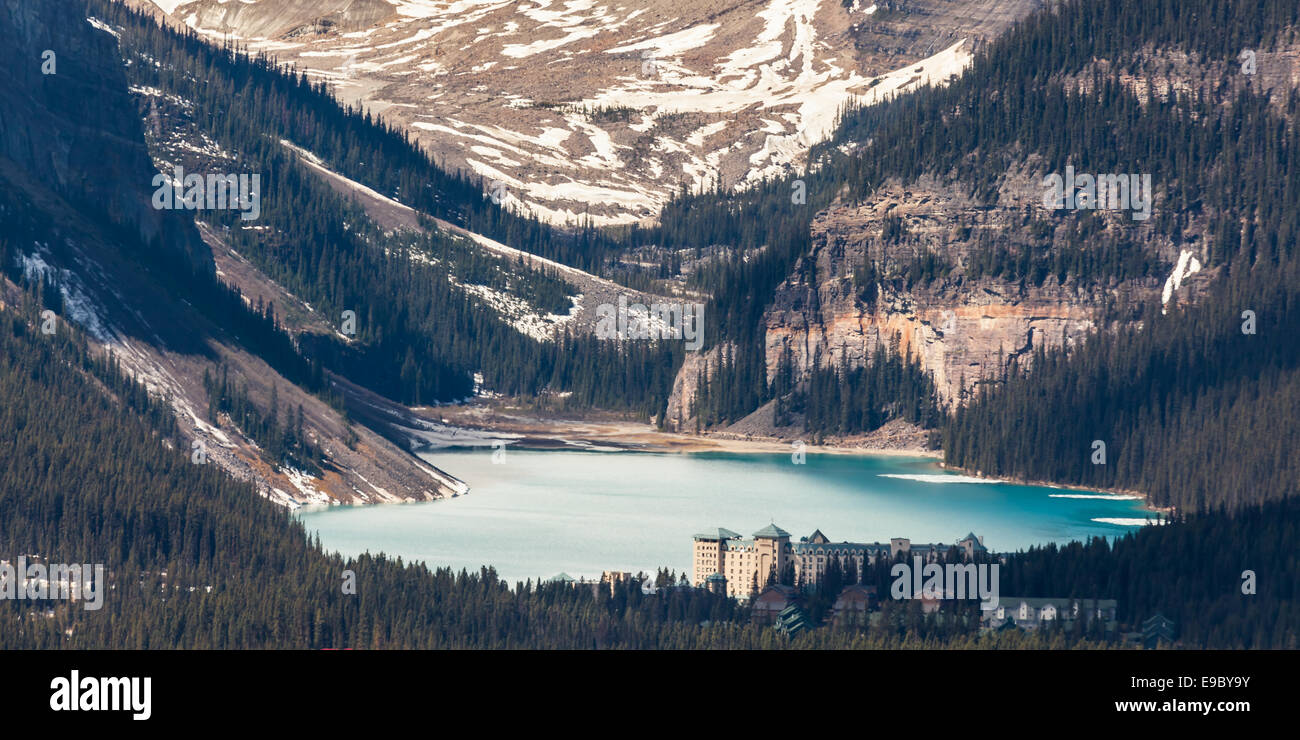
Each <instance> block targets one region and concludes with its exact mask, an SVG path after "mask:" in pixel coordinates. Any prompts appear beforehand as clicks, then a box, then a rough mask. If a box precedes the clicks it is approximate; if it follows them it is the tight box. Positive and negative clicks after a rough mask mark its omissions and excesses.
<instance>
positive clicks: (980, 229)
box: [766, 162, 1203, 402]
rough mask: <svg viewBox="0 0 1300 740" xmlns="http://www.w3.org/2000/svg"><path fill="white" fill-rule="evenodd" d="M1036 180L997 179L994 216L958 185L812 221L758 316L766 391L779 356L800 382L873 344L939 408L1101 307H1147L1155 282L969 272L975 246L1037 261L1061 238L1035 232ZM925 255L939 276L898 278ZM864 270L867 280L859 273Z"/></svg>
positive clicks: (1041, 228)
mask: <svg viewBox="0 0 1300 740" xmlns="http://www.w3.org/2000/svg"><path fill="white" fill-rule="evenodd" d="M1038 170H1039V168H1038V167H1037V165H1036V163H1034V162H1030V163H1025V164H1024V165H1023V166H1022V167H1020V168H1019V169H1017V170H1015V171H1012V172H1010V173H1008V175H1007V176H1006V178H1005V179H1004V180H1003V182H1002V183H1001V185H1000V190H999V192H998V197H997V204H996V205H991V206H990V205H986V204H982V203H979V202H977V201H975V200H974V199H973V198H971V197H970V196H969V195H968V193H969V192H970V189H969V188H968V187H967V186H966V185H965V184H963V183H961V182H949V183H940V182H939V181H937V180H935V179H932V178H922V179H921V180H919V181H917V182H912V183H907V184H899V183H892V184H889V185H887V186H885V187H882V188H880V189H878V190H877V192H876V193H875V194H874V195H873V196H872V197H871V198H870V199H869V200H868V201H866V202H864V203H862V204H859V205H847V204H840V205H836V206H834V207H832V208H830V209H827V210H826V211H824V212H822V213H820V214H818V215H817V217H816V218H815V219H814V221H813V225H812V237H813V239H812V241H813V248H812V249H811V250H810V252H809V253H808V254H807V255H805V256H804V257H803V258H802V259H801V261H800V264H799V265H797V266H796V268H795V270H794V271H793V274H792V275H791V277H790V278H788V279H787V280H786V281H785V282H784V283H782V285H781V286H780V287H779V288H778V290H777V292H776V295H775V298H774V300H773V301H772V304H771V306H770V308H769V310H768V312H767V314H766V323H767V332H766V349H767V369H768V373H769V379H770V378H771V376H772V374H774V373H775V372H776V369H777V366H778V363H779V362H780V361H781V358H782V356H783V355H785V353H786V352H787V351H788V352H789V356H790V358H791V360H792V361H793V365H794V368H795V369H796V371H797V375H802V374H804V373H806V372H807V371H808V369H809V368H811V367H813V366H821V367H828V366H839V364H840V363H841V361H847V363H848V365H849V366H857V365H861V364H862V363H863V362H864V361H865V358H866V357H868V356H869V354H870V353H871V352H872V351H874V349H875V348H876V346H877V345H878V344H880V343H881V342H885V343H886V347H887V348H889V349H890V350H892V351H896V352H899V353H902V354H904V355H907V356H909V357H914V358H916V359H918V360H919V361H920V363H921V365H922V367H923V368H924V369H926V370H927V371H929V372H931V373H933V375H934V379H935V381H936V383H937V385H938V388H939V392H940V394H941V395H942V397H943V398H944V400H946V401H949V402H951V401H954V400H959V399H960V398H961V394H962V392H963V391H969V390H970V389H971V387H972V386H973V385H974V384H975V383H976V382H978V381H979V380H980V379H981V378H983V377H986V376H990V375H992V374H994V373H996V372H997V371H998V370H999V368H1000V366H1001V364H1002V363H1005V362H1006V361H1008V360H1009V359H1010V358H1012V357H1023V358H1025V359H1026V360H1027V359H1028V356H1029V355H1030V354H1031V352H1032V350H1034V349H1035V348H1038V347H1056V346H1060V345H1061V344H1063V343H1064V344H1070V343H1073V342H1075V341H1076V340H1078V339H1079V338H1081V337H1082V336H1084V335H1085V334H1087V333H1089V332H1091V331H1093V330H1094V329H1096V328H1097V326H1098V320H1099V318H1100V317H1101V313H1102V311H1103V309H1104V308H1106V307H1108V306H1109V307H1116V306H1119V307H1123V306H1133V305H1136V304H1137V302H1138V301H1139V300H1143V299H1148V298H1151V297H1152V296H1155V295H1159V294H1160V290H1161V278H1156V277H1151V278H1144V279H1133V280H1127V281H1114V280H1111V281H1107V282H1105V283H1100V284H1099V283H1097V282H1095V281H1091V282H1090V281H1079V280H1076V278H1074V277H1072V276H1067V277H1066V278H1065V281H1064V282H1061V281H1060V279H1059V278H1058V276H1057V275H1055V274H1048V275H1047V276H1046V278H1045V279H1044V280H1042V281H1041V282H1039V283H1035V282H1032V281H1023V280H1017V281H1014V282H1011V281H1008V280H1004V279H998V278H994V277H989V276H987V275H983V274H981V273H980V272H979V271H976V270H973V269H972V268H971V266H972V262H973V260H974V258H975V256H976V255H977V253H978V251H979V250H980V248H981V247H987V246H988V245H1010V246H1017V247H1023V248H1031V247H1032V248H1037V249H1040V250H1041V249H1051V248H1053V246H1054V245H1055V244H1056V243H1057V242H1058V241H1059V240H1060V239H1061V232H1063V231H1064V230H1065V229H1066V227H1065V226H1064V225H1056V226H1051V225H1046V226H1045V224H1048V222H1047V221H1046V220H1045V219H1046V218H1047V215H1046V211H1045V210H1044V209H1043V208H1042V187H1041V173H1040V172H1039V171H1038ZM1114 218H1116V219H1119V218H1123V216H1122V215H1116V216H1114ZM1138 228H1139V229H1141V228H1142V227H1138ZM1138 241H1140V242H1141V241H1142V239H1141V238H1139V240H1138ZM1034 245H1036V246H1034ZM1199 245H1200V238H1199V236H1198V235H1197V234H1196V233H1195V230H1194V229H1193V230H1189V233H1188V243H1187V244H1185V245H1180V248H1175V247H1174V246H1173V245H1171V244H1166V243H1161V242H1160V241H1159V240H1158V239H1152V240H1150V241H1146V242H1143V246H1142V247H1140V248H1142V249H1150V250H1152V252H1153V253H1155V254H1158V255H1159V256H1161V257H1162V258H1164V259H1167V260H1169V261H1170V262H1173V261H1175V260H1176V259H1177V257H1178V255H1179V249H1183V250H1188V251H1191V252H1193V253H1199V251H1200V249H1201V248H1200V246H1199ZM925 255H935V256H936V257H937V258H938V259H939V260H941V263H942V265H941V267H939V268H938V270H937V271H938V273H939V275H940V277H938V278H937V279H925V278H922V279H920V280H909V279H908V277H907V271H908V269H909V265H910V264H912V263H913V261H914V260H915V258H916V257H917V256H925ZM1202 258H1203V257H1202ZM869 263H870V264H872V265H874V267H875V271H874V273H865V271H864V270H863V267H864V266H865V265H867V264H869ZM1162 277H1163V276H1162ZM873 278H874V279H873Z"/></svg>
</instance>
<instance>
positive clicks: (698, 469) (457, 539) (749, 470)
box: [300, 449, 1155, 581]
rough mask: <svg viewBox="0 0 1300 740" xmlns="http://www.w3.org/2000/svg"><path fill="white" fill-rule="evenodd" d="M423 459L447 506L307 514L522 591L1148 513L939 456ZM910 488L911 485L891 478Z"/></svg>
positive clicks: (335, 530)
mask: <svg viewBox="0 0 1300 740" xmlns="http://www.w3.org/2000/svg"><path fill="white" fill-rule="evenodd" d="M423 457H424V458H425V459H426V460H428V461H429V462H431V463H432V464H434V465H436V466H438V467H439V468H441V469H443V470H445V471H447V472H449V473H451V474H452V475H455V476H457V477H459V478H461V479H462V480H464V481H465V482H467V483H468V484H469V485H470V492H469V493H468V494H467V495H465V496H460V497H457V498H454V499H448V500H443V501H435V502H430V503H415V504H386V505H379V506H356V507H351V506H348V507H331V508H319V509H304V510H303V511H302V512H300V517H301V519H302V521H303V522H304V524H305V525H306V527H307V528H308V530H311V531H316V532H319V534H320V537H321V541H322V544H323V545H324V546H325V547H326V548H327V549H329V550H337V551H339V552H342V553H344V554H348V555H355V554H359V553H362V552H366V551H369V552H373V553H379V552H383V553H386V554H388V555H390V556H396V555H400V556H402V557H403V558H404V559H406V560H408V561H412V560H414V561H424V562H425V563H427V564H428V565H429V566H431V567H440V566H452V567H454V568H455V569H457V570H459V569H461V568H468V569H470V570H477V569H478V568H479V566H481V565H492V566H494V567H495V568H496V569H497V572H498V573H500V574H501V575H502V576H503V577H505V578H506V579H508V580H510V581H516V580H523V579H526V578H532V579H537V578H539V577H540V578H549V577H550V576H553V575H555V574H557V573H559V572H566V573H568V574H569V575H572V576H574V577H578V576H599V575H600V572H601V571H602V570H623V571H631V572H636V571H642V570H644V571H652V570H654V569H656V568H659V567H670V568H672V569H674V570H677V571H679V572H680V571H683V570H685V571H689V569H690V565H691V535H693V534H694V533H696V532H700V531H706V530H708V529H711V528H717V527H726V528H728V529H732V530H735V531H737V532H740V533H742V534H745V535H749V534H750V533H752V532H754V531H756V530H758V529H760V528H762V527H764V526H766V525H767V524H768V523H769V522H775V523H776V524H777V525H778V526H780V527H781V528H783V529H785V530H786V531H788V532H790V534H791V535H792V536H793V538H794V539H796V540H797V539H798V538H799V537H802V536H806V535H809V534H812V532H813V530H815V529H820V530H821V531H822V532H823V533H825V534H826V536H827V537H829V538H830V539H832V540H834V541H837V542H838V541H841V540H848V541H853V542H877V541H879V542H887V541H888V540H889V538H890V537H909V538H911V540H912V541H913V542H926V543H928V542H945V543H950V542H955V541H956V540H958V539H960V538H961V537H964V536H965V535H966V533H967V532H974V533H975V534H977V535H983V536H984V544H985V545H986V546H987V547H988V548H989V549H991V550H993V551H995V552H1009V551H1015V550H1018V549H1023V548H1026V547H1028V546H1030V545H1035V544H1044V543H1047V542H1068V541H1070V540H1077V539H1084V538H1087V537H1089V536H1092V535H1103V536H1115V535H1120V534H1123V533H1125V532H1129V531H1132V530H1133V529H1134V528H1135V526H1136V525H1138V524H1141V523H1142V522H1144V521H1145V520H1147V519H1148V518H1154V517H1155V514H1153V513H1151V512H1148V511H1147V510H1146V509H1144V508H1143V506H1142V502H1141V501H1138V500H1133V499H1126V498H1117V497H1113V496H1106V495H1105V494H1089V493H1088V492H1086V491H1074V490H1066V489H1059V488H1046V487H1039V486H1021V485H1013V484H1008V483H988V482H979V483H976V482H967V481H971V480H973V479H970V478H967V477H965V476H961V475H957V474H953V473H947V472H945V471H943V470H941V469H940V468H939V467H938V466H937V465H936V464H935V463H934V461H933V460H928V459H925V458H906V457H868V456H856V455H829V454H812V453H810V454H808V455H807V458H806V459H807V462H806V463H805V464H803V465H795V464H793V462H792V461H791V458H790V456H789V455H782V454H732V453H703V454H652V453H637V452H581V451H528V450H509V451H508V452H507V454H506V458H505V461H504V462H503V463H502V464H493V463H492V450H490V449H473V450H443V451H438V452H436V453H432V454H426V455H423ZM893 476H903V477H893Z"/></svg>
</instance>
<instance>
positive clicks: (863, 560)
mask: <svg viewBox="0 0 1300 740" xmlns="http://www.w3.org/2000/svg"><path fill="white" fill-rule="evenodd" d="M694 540H695V549H694V553H693V557H692V564H693V565H692V571H693V576H694V577H693V578H692V583H694V584H695V585H697V586H705V585H706V584H707V585H708V586H709V587H711V588H717V587H718V586H717V584H718V580H719V579H718V578H715V577H714V576H715V575H718V576H721V577H722V578H723V579H725V583H726V593H727V595H728V596H732V597H735V598H746V597H748V596H749V595H750V594H751V593H754V592H756V591H759V590H761V589H762V588H763V587H764V586H765V585H767V582H768V577H769V575H770V574H772V573H775V574H777V576H778V577H779V576H780V574H781V573H782V572H783V571H784V570H785V569H786V567H787V566H791V567H793V570H794V576H795V583H798V584H801V585H804V586H811V585H815V584H816V583H817V582H818V581H819V580H821V577H822V575H823V574H825V573H826V568H827V567H828V566H829V565H830V563H831V562H832V561H834V560H838V561H839V564H840V568H841V569H842V570H843V571H844V572H845V573H847V574H852V575H853V577H854V578H855V579H857V578H860V577H861V574H862V568H863V566H864V564H865V565H867V566H870V565H874V564H875V563H876V562H877V561H878V560H880V559H881V558H885V559H887V560H893V559H895V558H898V557H899V556H900V555H906V556H918V555H919V556H920V557H921V558H923V559H924V560H925V562H935V561H938V560H940V559H941V558H942V557H943V556H944V555H945V554H946V553H947V552H948V550H949V549H951V548H953V547H956V548H957V549H958V550H959V551H961V552H963V553H965V555H966V557H973V556H974V555H975V554H976V553H982V552H986V551H985V549H984V542H983V539H982V538H980V537H976V536H975V535H974V534H973V533H972V534H968V535H967V536H966V537H964V538H962V539H961V540H959V541H958V542H957V543H956V544H955V545H942V544H913V543H912V541H911V540H909V539H907V538H905V537H894V538H892V539H890V541H889V542H888V543H881V542H872V543H861V542H831V540H830V538H828V537H827V536H826V535H824V534H822V532H821V530H817V531H815V532H813V533H812V534H811V535H809V536H807V537H801V538H800V539H799V540H798V541H797V542H791V541H790V533H789V532H786V531H785V530H784V529H781V528H780V527H778V526H776V525H775V524H769V525H768V526H766V527H764V528H762V529H760V530H758V531H757V532H755V533H754V534H753V535H752V536H751V537H749V538H748V539H746V538H744V537H742V536H741V535H740V534H738V533H736V532H733V531H731V530H730V529H723V528H718V529H716V530H710V531H708V532H704V533H702V534H697V535H695V537H694Z"/></svg>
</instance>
